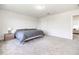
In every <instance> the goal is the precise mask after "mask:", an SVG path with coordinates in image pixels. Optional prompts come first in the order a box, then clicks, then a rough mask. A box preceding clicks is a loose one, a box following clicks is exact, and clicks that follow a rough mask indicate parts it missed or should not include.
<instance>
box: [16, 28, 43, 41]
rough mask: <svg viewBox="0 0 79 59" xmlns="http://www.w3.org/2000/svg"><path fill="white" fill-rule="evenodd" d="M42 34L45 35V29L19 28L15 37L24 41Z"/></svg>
mask: <svg viewBox="0 0 79 59" xmlns="http://www.w3.org/2000/svg"><path fill="white" fill-rule="evenodd" d="M40 36H44V33H43V31H41V30H38V29H18V30H17V31H16V32H15V37H16V39H17V40H19V41H20V42H24V41H25V40H27V39H29V38H30V39H33V38H36V37H40ZM30 39H29V40H30Z"/></svg>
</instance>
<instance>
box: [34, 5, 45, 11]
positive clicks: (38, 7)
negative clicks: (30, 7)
mask: <svg viewBox="0 0 79 59" xmlns="http://www.w3.org/2000/svg"><path fill="white" fill-rule="evenodd" d="M35 8H36V9H38V10H42V9H44V8H45V6H44V5H37V6H35Z"/></svg>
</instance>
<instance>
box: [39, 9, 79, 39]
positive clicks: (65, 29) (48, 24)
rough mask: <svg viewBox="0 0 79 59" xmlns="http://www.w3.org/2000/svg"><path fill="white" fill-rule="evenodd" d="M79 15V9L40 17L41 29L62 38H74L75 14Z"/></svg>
mask: <svg viewBox="0 0 79 59" xmlns="http://www.w3.org/2000/svg"><path fill="white" fill-rule="evenodd" d="M74 15H79V10H74V11H69V12H64V13H60V14H55V15H49V16H46V17H43V18H41V19H40V25H39V29H42V30H44V31H45V33H46V34H48V35H52V36H57V37H61V38H67V39H73V34H72V32H73V31H72V28H73V22H72V19H73V16H74Z"/></svg>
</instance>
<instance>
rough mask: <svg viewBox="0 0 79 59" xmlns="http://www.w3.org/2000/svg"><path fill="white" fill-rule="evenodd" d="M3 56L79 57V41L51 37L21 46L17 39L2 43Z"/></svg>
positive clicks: (0, 49)
mask: <svg viewBox="0 0 79 59" xmlns="http://www.w3.org/2000/svg"><path fill="white" fill-rule="evenodd" d="M0 54H1V55H72V54H73V55H78V54H79V41H77V40H69V39H63V38H57V37H51V36H45V37H44V38H39V39H34V40H31V41H28V42H26V43H25V44H24V45H20V44H19V43H18V41H17V40H16V39H12V40H7V41H0Z"/></svg>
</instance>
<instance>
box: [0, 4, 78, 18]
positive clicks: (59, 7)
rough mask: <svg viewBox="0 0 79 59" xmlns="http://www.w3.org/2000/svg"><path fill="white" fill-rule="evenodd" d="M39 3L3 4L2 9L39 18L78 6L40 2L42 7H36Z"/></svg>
mask: <svg viewBox="0 0 79 59" xmlns="http://www.w3.org/2000/svg"><path fill="white" fill-rule="evenodd" d="M38 5H39V4H4V5H0V6H1V8H2V9H5V10H9V11H13V12H17V13H21V14H25V15H28V16H32V17H36V18H40V17H44V16H47V15H49V14H57V13H61V12H65V11H70V10H73V9H77V8H79V7H78V5H77V4H41V5H40V6H44V8H43V9H36V8H35V6H38Z"/></svg>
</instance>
